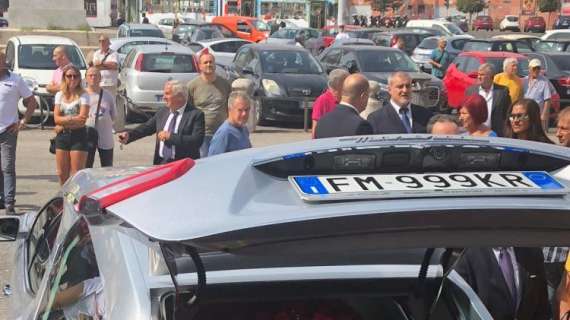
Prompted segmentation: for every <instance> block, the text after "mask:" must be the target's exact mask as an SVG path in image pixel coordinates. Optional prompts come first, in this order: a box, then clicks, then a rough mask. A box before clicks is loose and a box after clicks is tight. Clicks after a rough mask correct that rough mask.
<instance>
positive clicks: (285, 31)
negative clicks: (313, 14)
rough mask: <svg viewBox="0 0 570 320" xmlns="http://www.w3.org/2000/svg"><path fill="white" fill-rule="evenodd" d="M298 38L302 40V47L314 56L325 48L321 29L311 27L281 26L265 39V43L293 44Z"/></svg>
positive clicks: (295, 43)
mask: <svg viewBox="0 0 570 320" xmlns="http://www.w3.org/2000/svg"><path fill="white" fill-rule="evenodd" d="M300 38H303V40H304V44H303V47H304V48H305V49H307V50H309V52H311V54H312V55H314V56H316V55H318V54H319V53H320V52H321V51H323V50H324V49H325V43H324V41H323V37H322V35H321V31H319V30H317V29H312V28H282V29H279V30H277V31H275V32H274V33H273V34H271V35H270V36H269V37H268V38H267V39H265V43H269V44H280V45H291V46H294V45H297V40H300Z"/></svg>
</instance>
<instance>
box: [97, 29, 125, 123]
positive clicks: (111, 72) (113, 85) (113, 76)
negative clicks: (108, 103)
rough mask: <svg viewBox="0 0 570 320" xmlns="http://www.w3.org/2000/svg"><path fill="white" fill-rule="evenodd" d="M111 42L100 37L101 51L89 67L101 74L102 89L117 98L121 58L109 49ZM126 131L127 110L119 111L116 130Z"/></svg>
mask: <svg viewBox="0 0 570 320" xmlns="http://www.w3.org/2000/svg"><path fill="white" fill-rule="evenodd" d="M110 45H111V41H110V40H109V37H107V36H106V35H103V34H102V35H100V36H99V49H98V50H96V51H95V52H94V53H93V59H92V60H91V61H90V63H89V65H90V66H93V67H95V68H97V69H99V71H100V72H101V84H100V85H101V88H103V89H105V90H106V91H107V92H109V93H110V94H111V96H112V98H113V100H115V99H116V96H117V81H118V78H119V56H118V55H117V53H116V52H115V51H113V50H111V48H110V47H109V46H110ZM124 129H125V110H124V109H123V110H117V119H116V120H115V130H116V131H123V130H124Z"/></svg>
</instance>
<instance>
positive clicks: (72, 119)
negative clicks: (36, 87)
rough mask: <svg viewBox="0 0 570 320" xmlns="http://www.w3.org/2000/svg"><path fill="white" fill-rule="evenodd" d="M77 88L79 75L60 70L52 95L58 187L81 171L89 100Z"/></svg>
mask: <svg viewBox="0 0 570 320" xmlns="http://www.w3.org/2000/svg"><path fill="white" fill-rule="evenodd" d="M88 99H89V98H88V96H87V94H85V92H84V90H83V88H82V87H81V72H80V71H79V69H78V68H77V67H75V66H74V65H68V66H66V67H65V68H64V69H63V76H62V81H61V89H60V91H59V92H58V93H57V94H56V95H55V108H54V112H53V114H54V121H55V125H56V126H55V129H54V130H55V132H56V133H57V136H56V138H55V163H56V167H57V175H58V177H59V183H60V184H61V185H63V184H64V183H65V182H66V181H67V179H68V178H69V177H70V176H72V175H74V174H75V173H76V172H77V171H79V170H81V169H83V168H85V160H86V159H87V133H86V131H85V121H86V120H87V115H88V113H89V100H88Z"/></svg>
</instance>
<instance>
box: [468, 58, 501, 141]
mask: <svg viewBox="0 0 570 320" xmlns="http://www.w3.org/2000/svg"><path fill="white" fill-rule="evenodd" d="M494 76H495V71H494V69H493V65H492V64H490V63H484V64H482V65H481V66H480V67H479V70H478V71H477V79H478V80H479V83H478V84H476V85H472V86H471V87H469V88H467V92H466V95H467V96H471V95H474V94H479V95H481V96H482V97H483V98H485V100H486V101H487V109H488V114H489V116H488V117H487V121H485V125H487V127H489V128H491V129H492V130H493V131H495V133H497V135H498V136H499V137H502V136H503V129H504V127H505V120H506V119H507V110H509V107H510V106H511V96H510V95H509V89H507V87H504V86H501V85H498V84H496V83H495V84H493V77H494Z"/></svg>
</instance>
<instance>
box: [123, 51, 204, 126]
mask: <svg viewBox="0 0 570 320" xmlns="http://www.w3.org/2000/svg"><path fill="white" fill-rule="evenodd" d="M197 76H198V65H197V62H196V61H195V58H194V52H193V51H192V50H191V49H189V48H187V47H185V46H182V45H180V44H174V45H168V46H166V45H145V46H139V47H135V48H133V49H132V50H131V51H130V52H129V53H128V54H127V57H126V58H125V61H124V62H123V66H122V68H121V71H120V72H119V81H120V85H119V88H118V98H117V108H124V110H125V118H126V120H127V121H130V120H133V119H134V118H136V116H137V115H138V116H140V115H141V114H142V113H147V112H148V113H154V112H156V111H157V110H158V109H160V108H161V107H163V106H164V105H165V103H164V100H163V99H162V97H163V89H164V83H165V82H167V81H168V80H179V81H182V82H183V83H187V82H189V81H190V80H192V79H194V78H195V77H197Z"/></svg>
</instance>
